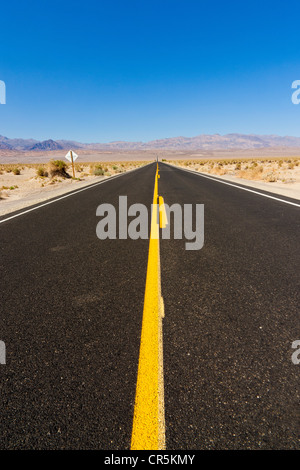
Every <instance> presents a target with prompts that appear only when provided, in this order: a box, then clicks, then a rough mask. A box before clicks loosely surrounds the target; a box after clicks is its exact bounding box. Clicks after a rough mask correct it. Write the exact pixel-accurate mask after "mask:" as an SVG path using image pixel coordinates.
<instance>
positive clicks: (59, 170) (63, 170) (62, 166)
mask: <svg viewBox="0 0 300 470" xmlns="http://www.w3.org/2000/svg"><path fill="white" fill-rule="evenodd" d="M67 169H68V165H67V163H66V162H64V161H63V160H51V161H50V162H49V174H50V177H51V178H53V177H54V176H61V177H62V178H71V176H70V175H69V173H67Z"/></svg>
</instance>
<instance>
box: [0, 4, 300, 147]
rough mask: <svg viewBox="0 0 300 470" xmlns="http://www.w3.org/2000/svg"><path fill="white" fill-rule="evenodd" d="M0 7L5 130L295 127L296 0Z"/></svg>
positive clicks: (111, 132)
mask: <svg viewBox="0 0 300 470" xmlns="http://www.w3.org/2000/svg"><path fill="white" fill-rule="evenodd" d="M0 15H1V28H0V80H4V81H5V82H6V87H7V104H6V105H0V134H1V135H6V136H8V137H23V138H29V137H33V138H36V139H41V140H43V139H48V138H53V139H75V140H78V141H81V142H108V141H112V140H134V141H137V140H143V141H146V140H151V139H156V138H164V137H175V136H178V135H185V136H194V135H198V134H202V133H208V134H213V133H220V134H225V133H229V132H241V133H257V134H273V133H274V134H280V135H295V136H300V105H298V106H297V105H293V104H292V102H291V95H292V90H291V84H292V82H293V81H294V80H297V79H298V80H300V2H299V0H298V1H294V0H289V1H278V0H277V1H268V0H267V1H264V0H260V1H257V0H251V1H242V0H226V1H225V0H224V1H212V0H209V1H203V0H197V1H196V0H185V1H183V0H180V1H179V0H97V1H91V0H85V1H77V0H73V1H72V2H71V1H64V0H60V1H58V0H51V1H44V0H39V1H36V0H26V1H25V0H18V1H16V0H10V1H5V2H1V7H0Z"/></svg>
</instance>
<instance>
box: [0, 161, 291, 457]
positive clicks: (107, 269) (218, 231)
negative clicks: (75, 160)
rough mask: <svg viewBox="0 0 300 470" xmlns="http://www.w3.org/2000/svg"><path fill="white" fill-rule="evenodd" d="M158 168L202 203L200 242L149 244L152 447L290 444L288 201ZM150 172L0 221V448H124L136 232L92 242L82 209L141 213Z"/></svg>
mask: <svg viewBox="0 0 300 470" xmlns="http://www.w3.org/2000/svg"><path fill="white" fill-rule="evenodd" d="M159 167H160V179H159V195H161V196H163V197H164V200H165V203H167V204H173V203H175V202H176V203H180V204H184V203H188V204H197V203H198V204H204V207H205V243H204V247H203V248H202V249H201V250H199V251H186V250H185V240H174V239H171V240H161V242H160V252H161V284H162V295H163V298H164V305H165V318H164V320H163V348H164V393H165V421H166V448H167V449H258V448H260V449H300V441H299V428H300V426H299V424H300V423H299V421H300V413H299V366H297V365H295V364H293V363H292V361H291V356H292V353H293V350H292V349H291V344H292V342H293V341H294V340H297V339H299V326H300V325H299V261H300V260H299V225H300V224H299V208H298V207H296V206H292V205H288V204H285V203H284V202H280V201H276V200H273V199H268V198H265V197H263V196H260V195H256V194H254V193H250V192H248V191H244V190H242V189H238V188H234V187H231V186H227V185H224V184H222V183H219V182H216V181H213V180H211V179H207V178H204V177H201V176H199V175H195V174H192V173H188V172H185V171H182V170H180V169H176V168H173V167H170V166H168V165H165V164H162V163H160V164H159ZM155 170H156V165H155V164H152V165H149V166H146V167H144V168H142V169H139V170H137V171H134V172H132V173H128V174H125V175H123V176H121V177H119V178H116V179H112V180H110V181H107V182H106V183H104V184H101V185H97V186H94V187H92V188H90V189H88V190H85V191H82V192H78V193H77V194H74V195H72V196H71V197H67V198H65V199H61V200H58V201H56V202H54V203H53V204H49V205H47V206H44V207H40V208H38V209H37V210H34V211H32V212H29V213H26V214H23V215H21V216H20V217H16V218H13V219H11V220H7V221H6V222H4V223H1V224H0V240H1V244H0V252H1V266H0V279H1V291H0V296H1V303H0V340H2V341H4V342H5V344H6V349H7V363H6V365H0V377H1V380H0V415H1V421H0V427H1V440H0V447H1V448H2V449H112V450H117V449H129V448H130V439H131V431H132V420H133V410H134V400H135V387H136V380H137V369H138V361H139V346H140V334H141V324H142V313H143V301H144V290H145V280H146V268H147V257H148V245H149V241H148V240H130V239H127V240H105V241H104V240H102V241H101V240H99V239H98V238H97V236H96V225H97V222H98V221H99V218H97V217H96V208H97V207H98V205H99V204H101V203H111V204H113V205H115V206H116V207H117V205H118V197H119V195H127V196H128V204H129V205H131V204H133V203H136V202H138V203H142V204H145V205H146V206H147V207H149V208H150V205H151V203H152V198H153V186H154V175H155ZM280 198H281V199H286V200H287V201H288V199H287V198H282V197H280ZM290 201H291V200H290ZM4 219H5V217H2V219H0V221H1V220H4Z"/></svg>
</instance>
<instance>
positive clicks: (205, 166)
mask: <svg viewBox="0 0 300 470" xmlns="http://www.w3.org/2000/svg"><path fill="white" fill-rule="evenodd" d="M170 163H173V164H174V165H176V166H180V167H182V168H185V169H189V170H194V171H199V172H200V173H203V174H207V175H212V176H217V177H218V178H221V179H223V180H225V181H228V182H232V183H240V184H243V185H245V186H249V187H252V188H257V189H262V190H265V191H269V192H271V193H274V194H278V195H281V196H286V197H290V198H293V199H298V200H300V159H298V158H292V159H290V158H284V159H274V160H273V159H271V160H248V159H246V160H235V161H234V162H232V161H230V160H225V161H224V160H218V161H216V162H214V161H211V160H210V161H179V162H178V161H173V162H170Z"/></svg>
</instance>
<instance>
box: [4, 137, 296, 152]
mask: <svg viewBox="0 0 300 470" xmlns="http://www.w3.org/2000/svg"><path fill="white" fill-rule="evenodd" d="M265 147H300V137H293V136H279V135H256V134H237V133H236V134H235V133H232V134H226V135H220V134H212V135H209V134H201V135H198V136H195V137H184V136H179V137H171V138H166V139H158V140H152V141H149V142H125V141H115V142H108V143H80V142H76V141H72V140H57V141H54V140H52V139H48V140H45V141H41V142H40V141H37V140H35V139H9V138H7V137H4V136H0V149H8V150H34V151H35V150H36V151H43V150H63V149H69V148H74V149H76V148H77V149H90V150H93V149H94V150H117V149H126V150H139V149H140V150H147V149H149V150H150V149H168V150H225V149H255V148H265Z"/></svg>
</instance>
